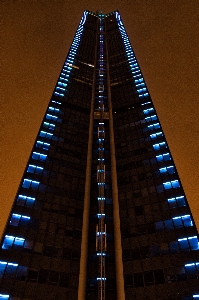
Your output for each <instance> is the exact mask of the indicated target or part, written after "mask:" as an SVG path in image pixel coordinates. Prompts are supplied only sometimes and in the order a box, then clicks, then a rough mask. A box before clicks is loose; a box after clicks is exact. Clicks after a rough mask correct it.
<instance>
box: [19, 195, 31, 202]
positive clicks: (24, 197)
mask: <svg viewBox="0 0 199 300" xmlns="http://www.w3.org/2000/svg"><path fill="white" fill-rule="evenodd" d="M18 198H20V199H23V200H26V199H28V200H32V201H35V198H32V197H27V196H23V195H19V196H18Z"/></svg>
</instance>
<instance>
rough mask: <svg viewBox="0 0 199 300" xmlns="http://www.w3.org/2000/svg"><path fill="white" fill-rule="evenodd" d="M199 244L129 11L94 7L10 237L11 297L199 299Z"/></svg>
mask: <svg viewBox="0 0 199 300" xmlns="http://www.w3.org/2000/svg"><path fill="white" fill-rule="evenodd" d="M198 250H199V247H198V237H197V230H196V227H195V224H194V222H193V217H192V215H191V212H190V209H189V207H188V203H187V200H186V196H185V194H184V192H183V189H182V185H181V183H180V179H179V177H178V174H177V170H176V168H175V165H174V162H173V159H172V156H171V153H170V151H169V148H168V145H167V142H166V139H165V136H164V134H163V131H162V129H161V125H160V122H159V120H158V116H157V114H156V111H155V108H154V106H153V103H152V100H151V97H150V95H149V92H148V89H147V87H146V84H145V81H144V78H143V76H142V74H141V71H140V68H139V65H138V62H137V60H136V57H135V55H134V53H133V50H132V47H131V44H130V41H129V39H128V35H127V33H126V30H125V28H124V25H123V23H122V20H121V17H120V14H119V12H117V11H116V12H112V13H110V14H107V15H103V14H102V13H101V12H99V13H96V14H95V13H92V12H88V11H85V12H84V14H83V16H82V19H81V21H80V24H79V26H78V29H77V31H76V34H75V37H74V40H73V42H72V45H71V47H70V50H69V53H68V55H67V58H66V60H65V62H64V65H63V68H62V70H61V73H60V76H59V78H58V81H57V84H56V86H55V90H54V92H53V95H52V97H51V99H50V103H49V106H48V108H47V111H46V113H45V116H44V119H43V121H42V124H41V127H40V130H39V133H38V136H37V138H36V141H35V144H34V146H33V150H32V152H31V155H30V158H29V161H28V164H27V166H26V168H25V172H24V175H23V178H22V181H21V183H20V186H19V190H18V192H17V195H16V199H15V201H14V204H13V207H12V210H11V214H10V216H9V219H8V223H7V226H6V228H5V232H4V235H3V238H2V243H1V252H0V270H1V272H0V274H1V275H0V276H1V282H0V286H1V291H0V299H1V298H2V299H10V300H19V299H26V300H30V299H35V300H36V299H50V300H51V299H52V300H54V299H70V300H73V299H78V300H80V299H82V300H83V299H88V300H89V299H100V300H102V299H110V300H111V299H118V300H120V299H126V300H130V299H136V300H142V299H144V300H145V299H151V300H153V299H164V300H166V299H167V300H168V299H181V300H189V299H197V297H199V296H198V295H199V290H198V277H199V255H198Z"/></svg>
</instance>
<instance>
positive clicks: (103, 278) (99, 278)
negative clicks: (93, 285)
mask: <svg viewBox="0 0 199 300" xmlns="http://www.w3.org/2000/svg"><path fill="white" fill-rule="evenodd" d="M97 280H106V278H105V277H97Z"/></svg>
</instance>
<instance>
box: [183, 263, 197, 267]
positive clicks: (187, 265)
mask: <svg viewBox="0 0 199 300" xmlns="http://www.w3.org/2000/svg"><path fill="white" fill-rule="evenodd" d="M192 266H195V264H194V263H192V264H186V265H185V267H192Z"/></svg>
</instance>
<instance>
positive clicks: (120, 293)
mask: <svg viewBox="0 0 199 300" xmlns="http://www.w3.org/2000/svg"><path fill="white" fill-rule="evenodd" d="M106 60H107V88H108V107H109V134H110V156H111V181H112V199H113V226H114V244H115V271H116V290H117V300H125V293H124V275H123V261H122V244H121V231H120V214H119V200H118V186H117V171H116V158H115V141H114V129H113V115H112V101H111V88H110V75H109V59H108V43H107V36H106Z"/></svg>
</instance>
